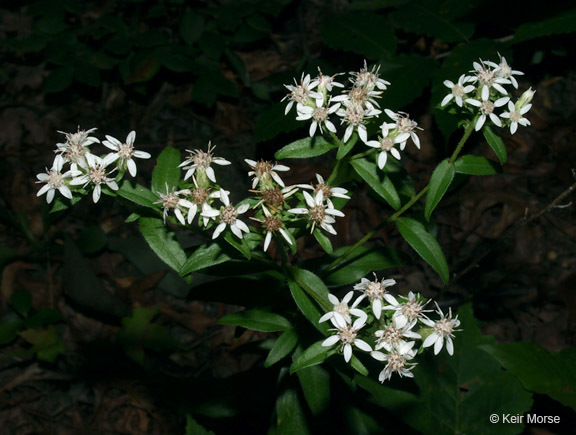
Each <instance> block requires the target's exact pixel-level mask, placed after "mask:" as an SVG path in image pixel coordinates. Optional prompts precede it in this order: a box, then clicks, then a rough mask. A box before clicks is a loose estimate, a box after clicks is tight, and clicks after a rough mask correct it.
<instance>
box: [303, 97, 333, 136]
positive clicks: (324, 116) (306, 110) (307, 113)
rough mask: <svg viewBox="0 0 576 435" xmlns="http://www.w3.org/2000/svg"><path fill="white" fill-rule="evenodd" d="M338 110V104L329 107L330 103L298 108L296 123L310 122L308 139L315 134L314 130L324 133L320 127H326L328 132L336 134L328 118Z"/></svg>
mask: <svg viewBox="0 0 576 435" xmlns="http://www.w3.org/2000/svg"><path fill="white" fill-rule="evenodd" d="M339 108H340V103H336V104H332V105H330V101H328V103H327V104H326V105H325V106H318V107H311V106H300V107H299V108H298V116H297V117H296V120H297V121H306V120H308V119H311V120H312V123H311V124H310V129H309V131H308V133H309V135H310V137H312V136H314V134H316V130H320V133H324V131H323V130H322V127H326V129H327V130H328V131H331V132H332V133H336V127H335V126H334V124H333V123H332V121H330V119H329V116H330V115H331V114H333V113H335V112H336V111H337V110H338V109H339Z"/></svg>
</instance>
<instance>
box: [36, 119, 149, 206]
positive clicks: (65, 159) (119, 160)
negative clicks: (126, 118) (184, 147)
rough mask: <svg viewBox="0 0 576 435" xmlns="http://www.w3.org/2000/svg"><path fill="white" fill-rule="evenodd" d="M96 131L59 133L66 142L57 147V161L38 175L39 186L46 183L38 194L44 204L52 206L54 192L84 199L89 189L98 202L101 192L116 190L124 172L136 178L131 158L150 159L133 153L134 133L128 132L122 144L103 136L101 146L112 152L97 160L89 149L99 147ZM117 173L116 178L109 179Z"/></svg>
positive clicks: (145, 154)
mask: <svg viewBox="0 0 576 435" xmlns="http://www.w3.org/2000/svg"><path fill="white" fill-rule="evenodd" d="M94 131H96V129H95V128H91V129H89V130H80V129H78V131H77V132H76V133H66V132H59V133H62V134H64V135H65V136H66V141H65V142H62V143H58V144H57V145H56V147H57V148H56V150H55V153H56V157H55V158H54V162H53V163H52V168H51V169H50V170H48V169H46V172H45V173H42V174H38V175H37V176H36V178H37V179H38V183H45V184H44V186H42V188H41V189H40V190H39V191H38V194H37V195H38V196H41V195H44V194H45V193H46V201H47V202H48V203H51V202H52V200H53V199H54V196H55V194H56V191H58V192H60V194H61V195H62V196H64V197H65V198H68V199H72V198H73V196H74V194H77V195H84V194H86V193H87V191H88V189H92V199H93V201H94V202H95V203H96V202H98V201H99V200H100V195H101V193H102V189H103V188H108V189H111V190H118V182H119V181H120V180H121V179H122V178H123V177H124V174H125V172H126V171H128V172H129V173H130V175H132V176H133V177H134V176H136V171H137V169H136V163H135V161H134V158H138V159H149V158H150V154H148V153H147V152H144V151H137V150H135V149H134V141H135V140H136V132H134V131H131V132H130V133H129V134H128V137H126V141H125V142H121V141H119V140H118V139H116V138H114V137H112V136H106V140H105V141H102V144H103V145H104V146H106V147H107V148H108V149H109V150H110V151H111V152H108V153H107V154H105V155H102V156H97V155H95V154H93V153H92V150H91V149H90V147H91V146H92V145H93V144H95V143H100V140H99V139H98V138H97V137H94V136H91V134H92V133H93V132H94ZM114 172H117V173H116V175H115V176H112V174H113V173H114Z"/></svg>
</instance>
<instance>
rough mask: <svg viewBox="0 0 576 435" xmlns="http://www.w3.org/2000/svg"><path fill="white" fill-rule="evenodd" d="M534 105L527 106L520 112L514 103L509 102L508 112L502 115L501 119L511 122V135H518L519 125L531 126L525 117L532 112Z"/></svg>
mask: <svg viewBox="0 0 576 435" xmlns="http://www.w3.org/2000/svg"><path fill="white" fill-rule="evenodd" d="M531 107H532V104H527V105H525V106H523V107H522V108H521V109H520V110H518V109H517V108H516V107H515V106H514V103H512V101H508V112H504V113H503V114H502V115H500V117H501V118H504V119H508V121H509V122H510V134H514V133H516V130H518V124H520V125H522V126H524V127H526V126H528V125H530V121H529V120H527V119H526V118H524V115H525V114H526V113H527V112H528V111H529V110H530V108H531Z"/></svg>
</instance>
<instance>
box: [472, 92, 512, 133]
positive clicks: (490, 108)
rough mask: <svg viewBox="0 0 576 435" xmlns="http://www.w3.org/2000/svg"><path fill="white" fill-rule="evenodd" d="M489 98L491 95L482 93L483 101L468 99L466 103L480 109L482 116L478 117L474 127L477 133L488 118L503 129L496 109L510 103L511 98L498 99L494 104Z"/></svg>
mask: <svg viewBox="0 0 576 435" xmlns="http://www.w3.org/2000/svg"><path fill="white" fill-rule="evenodd" d="M488 97H489V94H484V93H482V100H474V99H472V98H468V99H467V100H466V103H468V104H471V105H472V106H475V107H479V108H480V116H479V117H478V120H477V121H476V125H475V126H474V129H475V130H476V131H478V130H480V129H481V128H482V126H483V125H484V123H485V122H486V119H487V118H490V120H491V121H492V122H493V123H494V124H496V125H497V126H498V127H502V121H501V120H500V118H499V117H498V115H496V114H495V113H494V109H495V108H497V107H502V106H503V105H505V104H506V103H507V102H508V101H510V97H502V98H498V99H497V100H496V101H494V102H492V101H490V100H489V99H488Z"/></svg>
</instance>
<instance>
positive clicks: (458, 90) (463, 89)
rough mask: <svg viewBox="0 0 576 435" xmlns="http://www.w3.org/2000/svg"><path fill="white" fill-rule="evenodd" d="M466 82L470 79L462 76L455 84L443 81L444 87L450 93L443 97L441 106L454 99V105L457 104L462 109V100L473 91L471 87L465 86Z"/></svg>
mask: <svg viewBox="0 0 576 435" xmlns="http://www.w3.org/2000/svg"><path fill="white" fill-rule="evenodd" d="M468 81H470V77H469V76H466V75H464V74H462V75H461V76H460V78H459V79H458V82H457V83H453V82H451V81H450V80H444V86H446V87H447V88H449V89H450V93H449V94H448V95H446V96H445V97H444V99H443V100H442V103H441V105H442V106H445V105H446V104H448V103H449V102H450V101H452V99H454V101H456V104H458V106H459V107H462V105H463V101H464V100H463V98H464V97H466V94H469V93H470V92H472V91H473V90H474V89H475V87H474V86H473V85H466V83H467V82H468Z"/></svg>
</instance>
